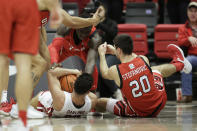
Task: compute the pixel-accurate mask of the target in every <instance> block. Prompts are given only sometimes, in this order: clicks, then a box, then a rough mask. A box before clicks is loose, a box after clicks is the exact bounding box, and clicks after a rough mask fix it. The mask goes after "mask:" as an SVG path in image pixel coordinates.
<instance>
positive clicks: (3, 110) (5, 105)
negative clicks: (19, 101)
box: [0, 98, 16, 116]
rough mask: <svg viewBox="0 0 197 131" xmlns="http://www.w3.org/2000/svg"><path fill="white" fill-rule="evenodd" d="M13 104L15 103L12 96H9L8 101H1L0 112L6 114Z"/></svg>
mask: <svg viewBox="0 0 197 131" xmlns="http://www.w3.org/2000/svg"><path fill="white" fill-rule="evenodd" d="M13 104H16V102H15V101H14V99H13V98H10V103H9V102H5V103H1V107H0V114H1V115H6V116H8V115H9V113H10V111H11V109H12V105H13Z"/></svg>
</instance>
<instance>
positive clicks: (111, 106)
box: [106, 98, 118, 113]
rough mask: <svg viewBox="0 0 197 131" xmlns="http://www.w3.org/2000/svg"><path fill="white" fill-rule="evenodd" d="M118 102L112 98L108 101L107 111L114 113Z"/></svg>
mask: <svg viewBox="0 0 197 131" xmlns="http://www.w3.org/2000/svg"><path fill="white" fill-rule="evenodd" d="M116 102H118V100H116V99H111V98H110V99H109V100H108V101H107V106H106V111H108V112H111V113H114V106H115V104H116Z"/></svg>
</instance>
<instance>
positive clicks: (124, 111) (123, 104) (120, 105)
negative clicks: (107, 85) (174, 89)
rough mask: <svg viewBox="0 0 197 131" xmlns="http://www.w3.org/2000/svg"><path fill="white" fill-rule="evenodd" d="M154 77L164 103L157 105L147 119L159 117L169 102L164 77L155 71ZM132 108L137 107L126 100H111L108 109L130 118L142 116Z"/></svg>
mask: <svg viewBox="0 0 197 131" xmlns="http://www.w3.org/2000/svg"><path fill="white" fill-rule="evenodd" d="M153 76H154V83H155V87H156V88H157V89H158V93H160V95H161V97H160V98H161V99H162V103H159V105H157V107H156V108H155V109H153V111H152V112H150V113H147V117H155V116H157V115H158V114H159V112H160V111H161V110H162V109H163V108H164V106H165V104H166V101H167V96H166V92H165V86H164V82H163V77H162V76H161V74H160V73H159V72H155V71H153ZM152 104H154V103H152ZM132 107H135V105H130V104H129V103H128V102H127V101H126V100H123V101H117V100H113V99H111V100H110V101H109V102H108V104H107V108H108V109H109V110H112V108H113V112H114V114H115V115H118V116H130V117H136V116H138V117H140V116H142V115H141V114H140V113H136V112H135V111H134V110H133V108H132ZM110 108H111V109H110ZM144 112H146V109H144ZM143 117H144V116H143Z"/></svg>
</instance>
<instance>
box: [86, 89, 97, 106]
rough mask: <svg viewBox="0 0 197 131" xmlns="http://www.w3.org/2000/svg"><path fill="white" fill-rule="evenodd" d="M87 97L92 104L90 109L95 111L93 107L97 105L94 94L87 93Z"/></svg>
mask: <svg viewBox="0 0 197 131" xmlns="http://www.w3.org/2000/svg"><path fill="white" fill-rule="evenodd" d="M88 96H89V97H90V99H91V102H92V106H91V109H95V106H96V104H97V96H96V95H95V94H94V93H92V92H89V93H88Z"/></svg>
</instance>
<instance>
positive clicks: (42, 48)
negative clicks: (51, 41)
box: [39, 28, 51, 69]
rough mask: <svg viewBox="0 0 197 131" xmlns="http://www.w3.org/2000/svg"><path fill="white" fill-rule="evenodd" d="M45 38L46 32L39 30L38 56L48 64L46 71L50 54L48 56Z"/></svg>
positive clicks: (42, 29) (43, 29)
mask: <svg viewBox="0 0 197 131" xmlns="http://www.w3.org/2000/svg"><path fill="white" fill-rule="evenodd" d="M45 37H46V30H45V28H41V37H40V44H39V53H40V55H41V56H42V57H43V58H44V60H45V61H46V62H47V64H48V69H49V67H50V63H51V62H50V54H49V50H48V47H47V45H46V41H47V39H46V38H45Z"/></svg>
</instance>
